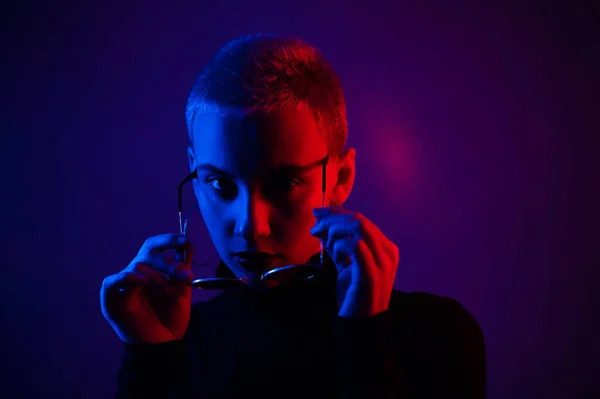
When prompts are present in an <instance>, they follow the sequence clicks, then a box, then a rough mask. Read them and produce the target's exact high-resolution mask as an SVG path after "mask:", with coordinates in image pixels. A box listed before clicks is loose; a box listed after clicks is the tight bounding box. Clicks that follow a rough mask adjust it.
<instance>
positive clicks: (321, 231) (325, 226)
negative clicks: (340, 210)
mask: <svg viewBox="0 0 600 399" xmlns="http://www.w3.org/2000/svg"><path fill="white" fill-rule="evenodd" d="M352 220H353V216H352V215H350V214H328V215H325V216H323V217H321V218H319V219H317V222H316V223H315V226H314V227H313V228H312V229H311V230H310V232H311V234H313V235H315V236H318V237H319V236H325V235H327V231H328V230H329V228H330V227H331V226H333V225H336V224H342V223H348V222H350V221H352Z"/></svg>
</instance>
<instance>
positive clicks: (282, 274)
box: [262, 264, 320, 283]
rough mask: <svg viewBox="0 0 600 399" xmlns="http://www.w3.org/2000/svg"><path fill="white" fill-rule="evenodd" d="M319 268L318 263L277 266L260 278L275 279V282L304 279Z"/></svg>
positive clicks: (312, 274)
mask: <svg viewBox="0 0 600 399" xmlns="http://www.w3.org/2000/svg"><path fill="white" fill-rule="evenodd" d="M319 268H320V265H311V264H301V265H289V266H283V267H278V268H277V269H273V270H269V271H268V272H266V273H265V274H263V275H262V280H265V281H275V282H277V283H285V282H290V281H300V280H306V279H310V278H312V277H313V276H314V275H315V274H316V273H317V271H318V270H319Z"/></svg>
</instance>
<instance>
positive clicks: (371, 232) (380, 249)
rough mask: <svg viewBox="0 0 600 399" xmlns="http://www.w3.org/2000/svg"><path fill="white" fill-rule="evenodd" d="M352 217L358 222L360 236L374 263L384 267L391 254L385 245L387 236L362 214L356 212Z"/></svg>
mask: <svg viewBox="0 0 600 399" xmlns="http://www.w3.org/2000/svg"><path fill="white" fill-rule="evenodd" d="M354 217H355V218H356V220H357V221H358V222H359V230H360V231H359V234H360V237H361V239H362V240H363V241H364V244H365V245H366V247H367V248H368V249H369V252H370V253H371V256H372V258H373V260H374V263H375V265H377V267H379V268H380V269H381V268H384V267H386V266H387V265H388V264H389V263H390V260H391V254H390V253H389V252H388V251H387V250H386V246H385V242H386V241H388V240H387V238H386V237H385V236H384V235H383V233H381V231H380V230H379V228H378V227H377V226H375V224H374V223H373V222H371V221H370V220H369V219H367V218H366V217H364V216H363V215H361V214H359V213H356V214H355V215H354Z"/></svg>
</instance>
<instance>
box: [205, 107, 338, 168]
mask: <svg viewBox="0 0 600 399" xmlns="http://www.w3.org/2000/svg"><path fill="white" fill-rule="evenodd" d="M327 148H328V146H327V139H326V137H325V135H324V134H323V132H322V131H321V129H320V128H319V127H318V126H317V123H316V121H315V119H314V117H313V115H312V113H311V112H310V111H308V110H304V109H296V108H288V109H282V110H279V111H274V112H270V113H253V114H249V115H246V116H240V115H227V116H221V115H219V114H216V113H207V114H201V115H198V117H197V118H196V119H195V122H194V153H195V157H196V162H197V163H198V164H200V163H208V164H212V165H215V166H216V167H219V168H221V169H227V170H230V171H231V172H236V171H238V172H239V171H245V172H246V173H247V172H249V171H251V170H258V169H261V170H263V169H271V168H277V167H279V166H281V165H308V164H311V163H314V162H316V161H318V160H320V159H322V158H323V157H324V156H325V155H326V154H327Z"/></svg>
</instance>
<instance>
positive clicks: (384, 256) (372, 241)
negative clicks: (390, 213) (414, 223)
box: [311, 208, 400, 317]
mask: <svg viewBox="0 0 600 399" xmlns="http://www.w3.org/2000/svg"><path fill="white" fill-rule="evenodd" d="M313 213H314V215H315V217H316V218H317V222H316V224H315V227H313V228H312V229H311V234H312V235H314V236H315V237H318V238H320V239H321V240H322V242H323V245H324V248H325V250H326V251H327V253H328V254H329V256H331V258H332V259H333V261H334V262H335V265H336V268H337V271H338V279H337V298H338V304H339V313H338V314H339V316H341V317H364V316H374V315H376V314H378V313H381V312H384V311H386V310H387V309H388V306H389V303H390V297H391V295H392V290H393V287H394V280H395V278H396V271H397V270H398V262H399V260H400V254H399V250H398V247H397V246H396V245H395V244H394V243H393V242H391V241H390V240H389V239H388V238H387V237H385V236H384V235H383V233H382V232H381V231H380V230H379V229H378V228H377V226H375V225H374V224H373V223H372V222H371V221H370V220H368V219H367V218H366V217H364V216H363V215H361V214H360V213H356V212H351V211H348V210H339V209H333V208H317V209H315V210H314V211H313Z"/></svg>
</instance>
